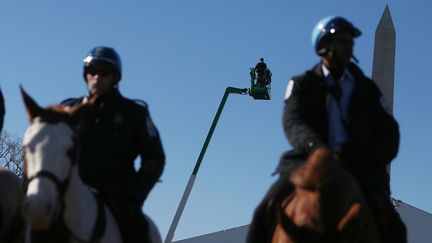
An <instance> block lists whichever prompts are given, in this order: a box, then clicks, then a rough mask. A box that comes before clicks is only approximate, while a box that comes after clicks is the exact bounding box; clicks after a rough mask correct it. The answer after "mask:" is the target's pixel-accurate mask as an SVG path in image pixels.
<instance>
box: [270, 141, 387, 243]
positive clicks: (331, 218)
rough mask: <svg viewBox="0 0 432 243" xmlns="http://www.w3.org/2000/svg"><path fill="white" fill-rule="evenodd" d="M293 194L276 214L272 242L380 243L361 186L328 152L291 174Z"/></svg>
mask: <svg viewBox="0 0 432 243" xmlns="http://www.w3.org/2000/svg"><path fill="white" fill-rule="evenodd" d="M291 182H292V183H293V184H294V186H295V190H294V192H293V193H292V194H291V195H289V196H287V197H286V198H285V199H284V201H283V203H282V205H281V207H280V209H279V210H278V213H277V217H276V218H277V219H276V220H277V222H276V227H275V230H274V233H273V238H272V242H273V243H309V242H314V243H321V242H322V243H324V242H331V243H351V242H353V243H354V242H355V243H366V242H367V243H379V242H380V240H379V234H378V230H377V227H376V223H375V221H374V219H373V215H372V214H371V212H370V210H369V208H368V207H367V206H366V205H365V203H364V198H363V195H362V192H361V189H360V187H359V186H358V185H357V183H356V182H355V181H354V179H353V177H352V176H351V175H349V174H348V173H347V172H346V171H345V170H344V169H343V168H342V167H341V166H340V165H339V164H338V161H337V158H336V157H335V156H334V155H333V154H332V153H331V152H330V151H329V150H327V149H317V150H316V151H315V152H314V153H313V154H311V156H310V157H309V158H308V160H307V161H306V163H305V164H304V165H302V166H301V167H300V168H299V169H297V170H296V171H295V172H293V174H292V176H291Z"/></svg>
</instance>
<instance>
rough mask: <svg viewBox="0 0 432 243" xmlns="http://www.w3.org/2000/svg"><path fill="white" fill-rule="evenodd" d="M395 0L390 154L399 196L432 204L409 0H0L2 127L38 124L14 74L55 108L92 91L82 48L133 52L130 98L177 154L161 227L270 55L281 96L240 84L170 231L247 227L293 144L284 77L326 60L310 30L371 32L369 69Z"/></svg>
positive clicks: (419, 19)
mask: <svg viewBox="0 0 432 243" xmlns="http://www.w3.org/2000/svg"><path fill="white" fill-rule="evenodd" d="M386 4H389V6H390V10H391V14H392V17H393V21H394V24H395V27H396V32H397V47H396V73H395V104H394V115H395V117H396V119H397V120H398V121H399V123H400V128H401V134H402V142H401V146H400V152H399V155H398V157H397V159H396V160H395V161H394V163H393V165H392V188H393V197H395V198H397V199H400V200H402V201H404V202H406V203H408V204H411V205H413V206H415V207H418V208H420V209H423V210H425V211H427V212H432V197H431V195H432V194H431V193H430V189H429V187H430V185H432V176H431V171H432V159H431V158H430V154H428V153H429V152H430V151H431V145H432V143H431V139H430V138H431V137H432V129H431V128H430V124H432V116H431V114H432V112H431V108H430V105H431V104H432V98H431V97H432V96H431V94H430V92H431V91H432V82H431V80H430V79H431V78H430V77H429V76H428V75H430V63H431V61H430V58H431V56H432V51H431V50H432V48H431V46H430V45H431V39H432V35H431V32H430V31H431V28H430V24H431V23H432V15H431V14H430V10H431V9H432V5H431V2H430V1H427V0H412V1H382V0H374V1H347V0H338V1H285V0H277V1H258V0H241V1H232V0H219V1H208V0H207V1H198V0H182V1H168V0H167V1H138V0H136V1H112V0H109V1H108V0H93V1H84V0H74V1H54V0H41V1H3V2H2V3H0V36H1V38H0V85H1V88H2V90H3V92H4V95H5V99H6V108H7V114H6V121H5V127H4V129H5V130H7V131H8V132H10V133H12V134H15V135H17V136H19V137H22V135H23V133H24V130H25V128H26V127H27V125H28V122H27V119H26V115H25V113H24V110H23V105H22V102H21V98H20V97H19V89H18V85H19V84H23V85H24V87H25V88H26V89H27V91H28V92H29V93H30V94H31V95H33V96H34V98H35V99H36V100H37V101H39V102H40V104H42V105H44V106H46V105H50V104H55V103H58V102H60V101H61V100H63V99H65V98H67V97H74V96H81V95H84V94H86V92H87V91H86V86H85V84H84V81H83V78H82V58H83V57H84V56H85V54H86V53H87V52H88V51H89V50H90V49H91V48H93V47H94V46H96V45H108V46H112V47H114V48H115V49H116V50H118V52H119V53H120V55H121V57H122V59H123V64H124V68H123V80H122V81H121V83H120V89H121V91H122V92H123V94H124V95H126V96H129V97H133V98H139V99H143V100H145V101H147V102H148V103H149V104H150V111H151V114H152V116H153V120H154V121H155V123H156V124H157V126H158V128H159V130H160V133H161V135H162V139H163V145H164V147H165V151H166V155H167V163H166V168H165V171H164V174H163V176H162V180H163V182H162V183H159V184H158V185H157V186H156V187H155V188H154V190H153V192H152V193H151V194H150V197H149V199H148V201H147V203H146V205H145V208H144V209H145V212H146V213H147V214H149V215H150V216H151V217H152V218H153V219H154V220H155V222H156V223H157V225H158V226H159V228H160V231H161V233H162V235H163V238H165V235H166V233H167V231H168V228H169V225H170V223H171V220H172V218H173V216H174V213H175V211H176V209H177V205H178V203H179V201H180V198H181V196H182V194H183V191H184V188H185V186H186V183H187V180H188V178H189V176H190V174H191V172H192V169H193V167H194V165H195V162H196V159H197V157H198V154H199V152H200V150H201V147H202V144H203V142H204V139H205V137H206V135H207V132H208V129H209V127H210V124H211V122H212V120H213V117H214V115H215V112H216V109H217V107H218V105H219V102H220V100H221V98H222V95H223V92H224V90H225V87H227V86H234V87H239V88H244V87H248V85H249V67H252V66H254V65H255V63H256V62H257V61H258V58H259V57H264V58H265V59H266V62H267V64H268V65H269V67H270V68H271V70H272V72H273V86H272V100H271V101H255V100H252V99H251V98H250V97H248V96H240V95H232V96H230V97H229V99H228V102H227V104H226V107H225V110H224V112H223V113H222V116H221V119H220V121H219V124H218V126H217V129H216V131H215V133H214V136H213V139H212V141H211V143H210V146H209V148H208V150H207V153H206V155H205V157H204V160H203V163H202V165H201V169H200V171H199V173H198V177H197V180H196V182H195V186H194V188H193V190H192V193H191V196H190V198H189V201H188V204H187V205H186V209H185V211H184V213H183V217H182V219H181V220H180V223H179V225H178V228H177V232H176V236H175V237H174V239H183V238H187V237H192V236H196V235H201V234H205V233H210V232H214V231H218V230H223V229H227V228H231V227H236V226H240V225H244V224H248V223H249V222H250V219H251V215H252V212H253V210H254V208H255V206H256V205H257V204H258V202H259V201H260V200H261V198H262V196H263V195H264V193H265V192H266V190H267V189H268V187H269V186H270V185H271V183H272V182H273V181H274V180H275V179H276V178H275V177H271V176H270V174H271V173H272V172H273V170H274V168H275V166H276V164H277V162H278V160H279V156H280V155H281V153H282V152H284V151H285V150H288V149H290V146H289V144H288V142H287V140H286V138H285V136H284V134H283V130H282V125H281V115H282V107H283V96H284V92H285V87H286V85H287V82H288V80H289V79H290V78H291V77H292V76H293V75H296V74H299V73H301V72H303V71H304V70H305V69H307V68H309V67H311V66H312V65H313V64H315V63H316V62H317V60H318V59H317V57H316V56H315V54H314V52H313V50H312V47H311V42H310V34H311V30H312V28H313V26H314V25H315V24H316V22H317V21H318V20H320V19H321V18H323V17H325V16H328V15H341V16H344V17H346V18H348V19H350V20H351V21H352V22H353V23H354V25H356V26H357V27H358V28H359V29H361V30H362V31H363V35H362V36H361V37H360V38H359V39H357V41H356V47H355V53H356V56H357V58H358V59H359V60H360V66H361V67H362V68H363V70H364V71H365V72H366V73H367V74H371V70H372V55H373V42H374V33H375V28H376V26H377V23H378V21H379V19H380V17H381V14H382V12H383V10H384V8H385V6H386Z"/></svg>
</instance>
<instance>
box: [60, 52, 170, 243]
mask: <svg viewBox="0 0 432 243" xmlns="http://www.w3.org/2000/svg"><path fill="white" fill-rule="evenodd" d="M83 75H84V79H85V81H86V84H87V86H88V90H89V94H88V96H85V97H80V98H72V99H67V100H65V101H63V102H62V104H64V105H68V106H74V105H76V104H79V103H82V102H86V100H87V99H88V98H90V97H92V96H95V95H97V96H98V98H97V101H96V107H95V110H94V111H93V113H91V114H90V115H89V117H87V118H86V119H85V120H83V121H81V122H80V124H79V125H78V126H77V127H76V130H77V137H78V146H79V148H78V149H79V150H78V154H79V155H78V161H79V167H80V175H81V178H82V179H83V181H84V182H85V183H86V184H88V185H89V186H90V187H92V188H94V189H95V191H96V193H97V194H98V195H99V196H100V197H101V198H102V199H103V200H104V201H105V202H106V203H107V204H108V205H109V207H110V208H111V210H112V211H113V213H114V215H115V217H116V218H117V221H118V222H119V225H120V228H121V230H122V233H123V236H124V242H147V241H146V238H147V235H148V225H147V223H146V221H145V219H144V215H143V213H142V209H141V208H142V206H143V203H144V200H145V199H146V197H147V195H148V194H149V192H150V190H151V189H152V188H153V186H154V185H155V183H156V182H157V181H158V179H159V178H160V176H161V174H162V171H163V168H164V164H165V155H164V151H163V148H162V144H161V140H160V137H159V133H158V130H157V129H156V127H155V125H154V124H153V122H152V119H151V118H150V113H149V111H148V106H147V104H146V103H145V102H143V101H139V100H130V99H127V98H125V97H123V96H122V95H121V93H120V92H119V89H118V84H119V82H120V80H121V76H122V69H121V60H120V57H119V55H118V54H117V52H116V51H115V50H114V49H112V48H109V47H96V48H94V49H93V50H91V51H90V53H88V55H87V56H86V57H85V58H84V73H83ZM138 155H139V156H140V157H141V164H140V165H141V166H140V168H139V170H137V171H136V170H135V168H134V161H135V159H136V158H137V157H138Z"/></svg>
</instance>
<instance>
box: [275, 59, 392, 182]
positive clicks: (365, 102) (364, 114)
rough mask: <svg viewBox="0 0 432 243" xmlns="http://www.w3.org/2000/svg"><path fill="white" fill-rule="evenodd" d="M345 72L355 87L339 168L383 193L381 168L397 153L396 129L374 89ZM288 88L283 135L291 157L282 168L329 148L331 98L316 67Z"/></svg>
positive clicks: (383, 170)
mask: <svg viewBox="0 0 432 243" xmlns="http://www.w3.org/2000/svg"><path fill="white" fill-rule="evenodd" d="M348 70H349V71H350V72H351V74H352V75H353V77H354V79H355V84H354V89H353V92H352V96H351V99H350V104H349V110H348V116H349V121H348V124H347V132H348V135H349V137H350V142H349V143H348V144H346V146H344V149H343V151H342V153H341V162H342V164H343V165H344V167H346V168H347V169H348V170H349V171H350V172H351V173H352V174H354V176H355V177H356V178H357V179H358V180H359V181H360V183H361V184H362V183H367V184H373V185H380V187H381V186H383V185H385V186H386V187H387V186H388V185H387V184H388V180H389V178H388V173H387V168H386V167H387V165H388V164H389V163H390V162H391V160H392V159H394V158H395V156H396V155H397V152H398V147H399V127H398V124H397V123H396V121H395V120H394V118H393V117H392V116H391V115H390V114H389V113H388V112H387V111H386V110H385V109H384V106H383V97H382V94H381V92H380V90H379V89H378V87H377V86H376V84H375V83H374V82H373V81H372V80H371V79H369V78H367V77H366V76H365V75H364V74H363V72H362V71H361V70H360V68H359V67H357V66H356V65H354V64H353V63H350V64H349V65H348ZM293 82H294V83H293V86H292V90H291V94H290V96H289V97H288V98H287V99H286V100H285V107H284V114H283V126H284V130H285V133H286V136H287V138H288V140H289V142H290V144H291V145H292V147H293V151H291V152H289V153H288V154H285V155H284V156H283V159H282V161H281V163H282V164H284V163H285V164H289V163H290V158H293V157H294V158H298V157H302V156H301V155H302V154H309V153H310V152H312V151H313V150H314V149H316V148H317V147H319V146H327V145H328V119H327V116H328V112H327V108H328V101H329V99H330V93H329V88H328V86H327V84H326V82H325V79H324V75H323V73H322V68H321V63H319V64H317V65H316V66H315V67H314V68H313V69H311V70H309V71H307V72H306V73H304V74H302V75H300V76H296V77H294V78H293ZM303 157H304V156H303Z"/></svg>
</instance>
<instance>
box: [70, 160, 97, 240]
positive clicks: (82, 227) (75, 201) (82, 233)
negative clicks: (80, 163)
mask: <svg viewBox="0 0 432 243" xmlns="http://www.w3.org/2000/svg"><path fill="white" fill-rule="evenodd" d="M64 203H65V205H64V207H65V209H64V214H63V219H64V222H65V224H66V226H67V228H69V230H71V231H72V233H73V234H74V235H76V236H79V237H80V238H82V239H89V238H90V236H91V234H92V230H93V227H94V225H95V222H96V219H97V212H98V210H97V202H96V200H95V197H94V196H93V194H92V192H90V190H89V188H88V187H87V186H86V185H85V184H84V183H83V182H82V180H81V178H80V176H79V173H78V167H77V166H74V167H73V169H72V175H71V178H70V182H69V187H68V188H67V190H66V193H65V195H64Z"/></svg>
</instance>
